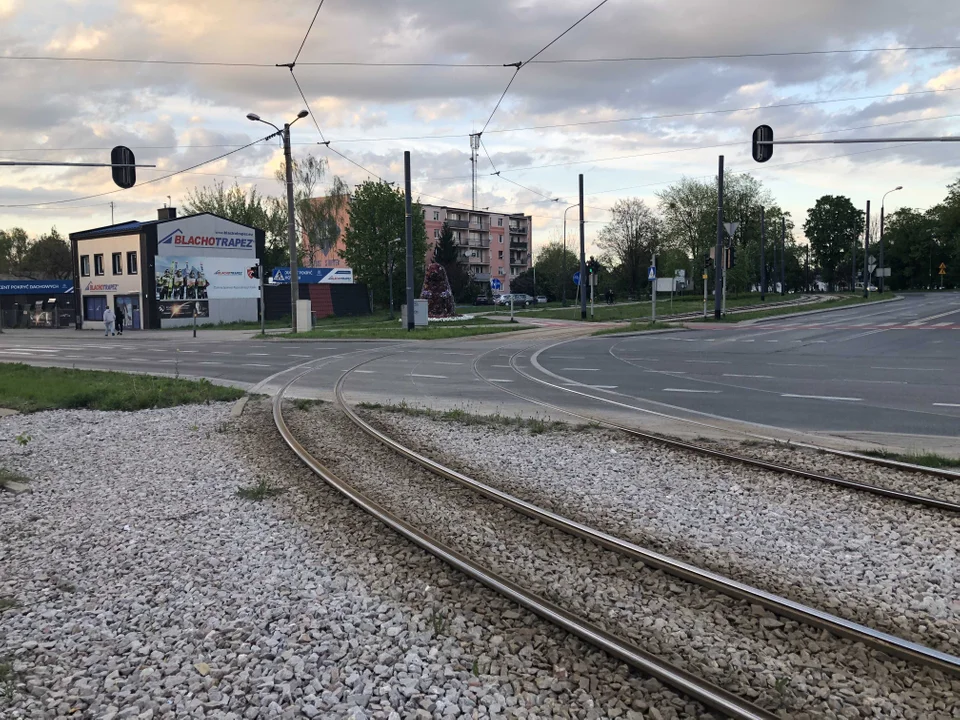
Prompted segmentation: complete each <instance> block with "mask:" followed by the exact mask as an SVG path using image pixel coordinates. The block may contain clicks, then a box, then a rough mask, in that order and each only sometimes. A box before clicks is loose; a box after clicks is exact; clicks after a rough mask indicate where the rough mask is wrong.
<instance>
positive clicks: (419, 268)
mask: <svg viewBox="0 0 960 720" xmlns="http://www.w3.org/2000/svg"><path fill="white" fill-rule="evenodd" d="M404 223H405V208H404V197H403V192H402V191H400V190H399V189H395V188H393V187H391V186H390V184H388V183H385V182H373V181H370V180H368V181H366V182H363V183H361V184H360V185H358V186H357V190H356V192H355V193H354V195H353V198H352V200H351V202H350V225H349V227H348V228H347V232H346V235H345V237H344V247H343V249H342V250H341V251H340V257H342V258H343V259H344V260H345V261H346V263H347V265H348V266H349V267H351V268H353V273H354V275H355V277H356V278H357V280H359V281H360V282H362V283H365V284H366V285H367V287H368V288H369V290H370V292H371V293H372V295H373V298H374V302H376V303H380V304H383V305H386V304H387V303H388V299H389V294H390V293H389V288H390V280H391V278H392V279H393V285H394V287H395V288H400V287H403V286H405V283H403V284H401V282H402V280H403V277H404V275H405V270H406V263H405V262H404V261H403V250H402V244H401V243H397V245H399V246H400V247H399V248H397V249H398V250H399V252H393V253H391V251H390V244H391V243H392V242H393V241H394V240H395V239H397V238H404V237H406V235H405V229H404ZM426 254H427V231H426V226H425V224H424V221H423V212H422V211H421V209H420V205H419V203H414V207H413V259H414V287H420V286H421V285H422V282H423V280H422V278H423V268H424V261H425V259H426ZM391 260H392V262H391ZM394 304H395V303H394Z"/></svg>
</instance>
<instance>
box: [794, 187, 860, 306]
mask: <svg viewBox="0 0 960 720" xmlns="http://www.w3.org/2000/svg"><path fill="white" fill-rule="evenodd" d="M863 230H864V215H863V212H862V211H860V210H858V209H857V208H855V207H854V205H853V203H852V202H850V198H848V197H844V196H842V195H824V196H823V197H821V198H820V199H819V200H817V202H816V204H815V205H814V206H813V207H812V208H810V210H808V211H807V221H806V222H805V223H804V224H803V232H804V233H805V234H806V236H807V240H809V241H810V253H811V256H812V258H813V259H814V260H815V261H816V263H817V265H819V266H820V272H821V275H822V277H823V280H824V282H826V283H828V284H829V285H830V287H831V289H834V288H835V287H836V285H837V283H838V282H839V281H840V279H841V278H842V277H843V274H844V273H849V272H852V270H853V266H852V263H853V262H856V261H857V252H856V248H857V247H859V245H860V237H861V235H862V233H863Z"/></svg>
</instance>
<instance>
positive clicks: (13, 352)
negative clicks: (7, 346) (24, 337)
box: [0, 350, 33, 357]
mask: <svg viewBox="0 0 960 720" xmlns="http://www.w3.org/2000/svg"><path fill="white" fill-rule="evenodd" d="M0 355H17V356H19V357H30V356H31V355H33V353H32V352H27V351H25V350H0Z"/></svg>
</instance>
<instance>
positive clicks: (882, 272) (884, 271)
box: [877, 268, 890, 277]
mask: <svg viewBox="0 0 960 720" xmlns="http://www.w3.org/2000/svg"><path fill="white" fill-rule="evenodd" d="M877 277H890V268H877Z"/></svg>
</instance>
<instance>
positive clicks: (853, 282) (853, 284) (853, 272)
mask: <svg viewBox="0 0 960 720" xmlns="http://www.w3.org/2000/svg"><path fill="white" fill-rule="evenodd" d="M856 291H857V239H856V238H854V239H853V256H852V258H851V261H850V292H852V293H855V292H856Z"/></svg>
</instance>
